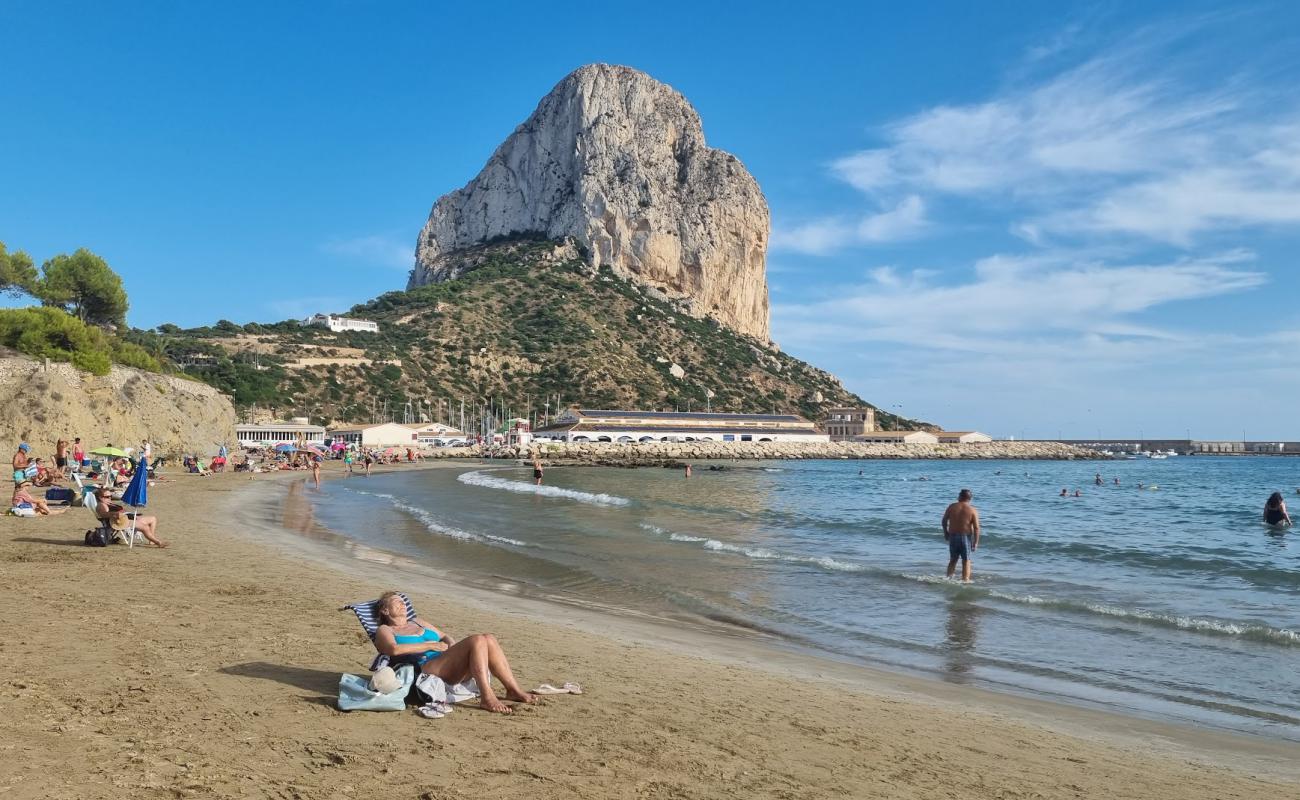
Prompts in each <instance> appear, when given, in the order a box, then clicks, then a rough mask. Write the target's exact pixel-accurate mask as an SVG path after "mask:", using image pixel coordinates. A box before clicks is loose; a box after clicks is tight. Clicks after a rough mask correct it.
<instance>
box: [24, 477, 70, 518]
mask: <svg viewBox="0 0 1300 800" xmlns="http://www.w3.org/2000/svg"><path fill="white" fill-rule="evenodd" d="M31 485H32V482H31V481H23V482H22V483H20V484H18V485H17V486H15V487H14V499H13V501H12V502H11V503H10V505H11V506H12V507H13V508H30V509H32V510H33V511H35V512H36V513H37V514H38V515H40V516H42V517H48V516H49V515H51V514H62V513H63V512H64V511H67V510H68V509H66V508H56V509H53V510H51V509H50V506H49V504H47V503H46V502H45V501H44V500H41V499H40V498H38V497H33V496H32V493H31V492H30V491H29V489H30V488H31Z"/></svg>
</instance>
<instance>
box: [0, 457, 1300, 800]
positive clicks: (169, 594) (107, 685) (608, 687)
mask: <svg viewBox="0 0 1300 800" xmlns="http://www.w3.org/2000/svg"><path fill="white" fill-rule="evenodd" d="M301 478H302V475H301V474H296V475H292V476H289V475H284V476H274V477H271V478H264V477H259V478H258V480H257V481H255V482H250V481H249V479H248V477H247V476H244V475H221V476H216V477H214V478H211V479H203V478H197V477H189V476H185V477H183V478H179V479H177V480H176V481H175V482H172V483H169V484H164V485H161V486H157V487H155V488H154V489H153V490H152V495H151V503H150V508H149V511H150V513H156V514H158V515H159V517H160V518H161V519H162V526H161V530H160V533H161V535H162V536H163V537H164V538H167V539H170V540H171V541H172V542H173V546H172V547H171V548H170V549H167V550H156V549H153V548H136V549H135V550H133V551H130V550H128V549H127V548H125V547H120V546H118V547H112V548H108V549H90V548H86V547H83V546H82V545H81V543H80V542H81V538H82V534H83V532H84V530H85V529H86V528H87V527H89V523H90V521H91V520H90V514H89V513H88V512H86V511H84V510H83V509H74V510H72V511H71V512H69V513H68V514H65V515H63V516H60V517H53V518H46V519H16V518H5V519H4V520H3V522H0V602H2V603H3V608H4V614H3V618H2V619H0V663H2V664H3V665H4V670H3V676H2V677H0V718H2V719H3V723H0V797H4V798H12V800H20V799H24V798H100V797H104V798H123V797H130V798H155V797H157V798H163V797H166V798H175V797H276V798H354V797H355V798H367V799H369V798H377V797H385V798H479V797H506V798H512V797H520V798H524V797H527V798H531V799H533V800H548V799H549V798H729V797H735V798H769V797H771V798H821V797H886V798H936V797H941V798H966V797H969V798H1021V797H1025V798H1029V797H1034V798H1077V797H1096V798H1129V797H1131V798H1147V799H1148V800H1160V799H1161V798H1169V799H1170V800H1173V799H1174V798H1177V800H1196V798H1284V797H1297V796H1300V774H1298V773H1297V770H1296V766H1295V765H1296V763H1297V761H1300V759H1297V758H1296V756H1298V755H1300V747H1297V746H1294V745H1290V744H1282V743H1272V742H1268V741H1264V740H1260V739H1253V738H1246V737H1235V736H1229V735H1225V734H1216V733H1209V732H1204V731H1196V730H1192V729H1187V728H1178V727H1174V726H1164V725H1159V724H1156V723H1150V722H1142V721H1139V720H1136V719H1132V718H1127V717H1119V716H1112V715H1107V714H1102V713H1099V712H1089V711H1082V710H1079V709H1075V708H1068V707H1065V706H1056V705H1053V704H1050V703H1045V702H1039V703H1036V702H1032V701H1026V700H1017V699H1013V698H1009V697H1004V696H999V695H993V694H988V693H983V692H979V691H974V690H970V689H955V688H954V687H950V686H947V685H944V684H940V683H929V682H926V681H922V680H910V679H906V678H897V677H890V676H884V675H879V674H876V673H872V672H871V671H869V670H862V669H858V668H850V667H847V666H837V665H834V664H830V663H823V662H819V661H817V660H816V659H810V658H807V657H795V656H793V655H790V654H779V653H774V652H765V651H764V650H761V649H755V648H753V647H749V646H747V645H745V644H744V643H742V642H731V641H728V640H715V641H712V642H702V641H701V637H700V635H699V634H698V633H697V632H692V631H689V630H677V629H674V628H670V627H663V626H659V625H656V624H654V623H653V622H638V621H636V620H630V619H626V618H621V617H615V616H610V615H608V614H604V615H599V614H595V613H594V612H584V611H581V610H574V609H568V608H558V609H557V608H554V607H551V606H550V604H541V603H539V602H536V601H527V600H524V599H520V598H513V597H509V596H507V595H497V596H495V597H494V596H493V595H490V594H487V593H485V592H483V591H481V590H473V589H457V588H456V587H454V586H452V585H451V584H448V583H446V582H445V581H441V580H439V578H438V576H437V573H436V572H434V571H433V570H430V569H428V568H427V567H425V568H423V569H420V568H414V567H412V568H411V572H410V573H409V574H405V573H404V574H403V575H402V577H401V578H397V579H395V578H394V575H395V574H396V571H397V570H404V569H407V567H404V566H403V565H401V564H395V565H394V564H385V563H384V562H385V561H386V557H385V556H384V555H383V554H381V553H375V552H373V551H359V550H356V549H355V548H354V549H353V550H352V551H351V555H352V556H357V557H358V558H356V559H355V560H353V561H351V562H349V563H348V564H347V565H346V571H345V570H344V569H339V568H338V567H337V566H334V567H331V566H330V565H329V564H328V563H327V562H326V561H325V560H324V559H325V558H326V556H325V555H324V554H327V553H329V552H342V551H340V550H338V549H337V548H333V547H330V546H328V545H327V544H325V543H322V542H320V541H318V539H319V538H320V537H321V536H323V534H322V533H321V532H320V531H319V529H317V528H316V527H314V526H313V525H312V523H311V521H310V518H309V516H308V515H307V510H306V509H307V508H308V506H307V504H306V503H305V502H304V500H303V498H302V495H301V493H302V492H303V491H309V490H306V489H302V488H301V487H299V488H298V489H296V490H295V493H294V494H292V495H289V494H287V493H286V489H285V485H286V484H287V482H288V481H289V480H290V479H292V480H295V481H298V480H301ZM267 497H271V498H274V499H275V501H276V503H277V504H284V505H287V508H286V509H285V511H286V512H287V513H288V519H289V520H290V522H291V523H292V525H293V526H295V527H297V528H298V533H291V532H289V531H286V530H284V529H279V528H274V527H268V528H266V529H265V530H260V531H258V530H253V531H252V533H251V534H250V531H249V527H250V526H249V525H247V524H244V523H240V522H239V521H237V519H236V517H235V516H234V515H232V513H231V512H230V511H229V509H230V508H231V507H232V506H234V505H238V506H240V507H242V508H245V509H251V510H252V511H253V512H255V513H256V514H258V515H260V516H262V517H264V518H265V521H267V522H276V521H278V517H277V515H276V514H275V513H271V512H267V511H264V510H263V506H262V505H260V504H261V503H262V502H264V499H265V498H267ZM272 518H274V519H272ZM252 527H254V528H255V527H256V526H252ZM299 533H306V534H308V536H306V537H304V536H300V535H298V534H299ZM313 537H315V538H313ZM268 539H270V540H271V543H268ZM398 583H400V584H401V586H400V587H399V588H404V589H407V590H408V591H410V592H411V594H412V595H413V598H414V599H415V601H416V603H417V606H418V608H419V609H420V612H421V614H422V616H425V617H426V618H429V619H431V620H433V621H435V622H436V623H437V624H439V625H440V626H441V627H443V628H445V629H447V630H449V631H450V632H452V633H454V634H459V635H464V634H466V633H471V632H476V631H491V632H494V633H496V634H497V635H498V637H499V638H500V639H501V641H502V643H503V645H504V646H505V648H506V652H507V653H508V654H509V655H510V657H511V659H512V661H513V662H514V665H515V667H516V672H517V673H518V674H519V676H520V678H521V681H522V682H523V683H524V684H525V685H528V686H534V685H536V684H537V683H540V682H543V681H549V682H554V683H558V682H563V681H565V680H576V681H579V682H581V683H583V684H584V685H585V686H586V687H587V689H588V691H587V693H586V694H585V695H583V696H581V697H572V696H564V695H562V696H558V697H555V698H552V699H548V700H547V701H545V703H544V704H543V705H541V706H538V707H525V708H521V709H520V710H519V712H518V713H517V714H515V715H514V716H513V717H502V716H497V715H491V714H487V713H485V712H481V711H479V710H477V709H474V708H460V709H458V710H457V711H456V712H455V713H453V714H452V715H450V716H449V717H447V718H445V719H441V720H424V719H421V718H420V717H418V716H416V715H415V714H414V713H411V712H409V711H408V712H405V713H363V712H357V713H351V714H345V713H341V712H339V711H338V710H336V709H335V707H334V700H335V696H336V692H337V685H338V677H339V673H341V672H353V673H359V674H364V670H365V667H366V664H367V662H368V660H369V659H370V657H371V655H372V654H373V651H372V649H371V645H370V644H369V642H368V640H367V639H366V638H365V636H364V635H363V634H362V633H361V631H360V628H359V627H358V626H357V624H356V621H355V619H354V618H353V617H352V616H351V615H350V614H346V613H340V612H339V611H337V609H338V608H339V606H341V605H342V604H343V603H345V602H347V601H349V600H353V599H358V598H370V597H374V596H375V595H377V594H378V593H379V592H380V591H381V590H383V589H387V588H390V587H392V586H393V585H394V584H398ZM489 608H490V609H491V610H488V609H489ZM541 615H545V617H546V618H547V619H549V620H551V621H550V622H547V623H541V624H539V622H538V618H539V616H541ZM634 642H640V643H639V644H638V643H634ZM710 645H711V646H710ZM705 654H710V655H707V657H706V655H705ZM813 674H819V675H821V676H822V677H820V678H811V677H809V676H810V675H813Z"/></svg>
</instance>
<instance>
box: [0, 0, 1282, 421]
mask: <svg viewBox="0 0 1300 800" xmlns="http://www.w3.org/2000/svg"><path fill="white" fill-rule="evenodd" d="M850 5H853V6H854V7H853V8H849V7H848V6H850ZM907 5H911V4H884V3H880V4H840V3H816V2H810V3H800V4H789V3H749V4H743V5H742V4H731V3H707V2H694V3H689V4H687V3H681V4H675V3H659V4H656V5H655V6H654V7H653V10H652V11H648V10H647V9H648V8H649V7H647V6H645V5H644V4H613V3H560V2H556V3H549V4H535V3H529V4H522V3H520V4H511V3H501V4H452V3H440V2H414V1H413V0H412V1H411V2H392V3H379V2H373V3H371V2H329V0H323V1H318V2H313V3H288V2H286V3H238V2H227V3H222V4H215V3H214V4H198V3H149V2H137V3H129V4H113V5H112V7H110V5H109V4H100V3H59V2H48V1H46V2H25V1H24V0H0V30H2V31H4V35H3V40H4V46H3V47H0V103H2V106H0V107H3V108H4V109H5V112H6V118H7V119H6V124H5V125H4V126H0V241H4V242H6V244H7V245H8V246H9V247H10V248H21V249H25V250H27V251H28V252H29V253H30V254H31V255H32V256H33V257H34V258H36V259H37V260H38V262H39V261H41V260H44V259H46V258H48V257H50V256H52V255H54V254H55V253H59V252H65V251H71V250H74V249H76V248H77V247H83V246H84V247H88V248H90V249H92V250H94V251H96V252H98V253H99V254H101V255H103V256H104V257H105V258H107V259H108V260H109V263H110V264H112V265H113V266H114V268H115V269H117V270H118V271H119V272H120V273H121V274H122V276H123V278H124V280H125V281H126V285H127V290H128V292H129V294H130V296H131V300H132V309H131V312H130V315H129V319H130V321H131V323H132V324H134V325H137V326H141V327H149V326H153V325H157V324H159V323H162V322H175V323H178V324H181V325H197V324H205V323H210V322H213V321H215V320H217V319H219V318H228V319H232V320H234V321H237V322H246V321H254V320H256V321H266V320H276V319H283V318H286V317H291V316H302V315H303V314H305V313H307V312H310V311H315V310H323V309H342V308H346V307H348V306H350V305H352V304H353V303H355V302H359V301H362V300H365V299H368V298H370V297H373V296H374V295H376V294H379V293H381V292H383V291H386V290H389V289H393V288H400V287H401V286H402V285H403V284H404V281H405V276H406V270H407V269H408V268H409V267H410V265H411V261H412V252H413V248H414V242H415V238H416V235H417V233H418V232H419V229H420V227H421V225H422V224H423V223H424V220H425V218H426V217H427V215H428V212H429V208H430V206H431V205H432V203H433V201H434V200H436V199H437V197H438V196H439V195H441V194H443V193H445V192H447V191H450V190H451V189H454V188H456V187H458V186H460V185H462V184H463V183H464V182H465V181H467V180H468V179H470V178H471V177H473V176H474V174H475V173H476V172H477V171H478V170H479V168H480V167H481V166H482V164H483V162H484V161H485V160H486V159H487V157H488V156H489V154H490V153H491V151H492V150H493V148H495V146H496V145H497V144H498V143H499V142H500V141H501V140H502V139H503V138H504V137H505V136H507V135H508V134H509V133H510V131H511V130H512V129H513V128H514V126H515V125H517V124H518V123H519V122H521V121H522V120H523V119H524V118H525V117H526V116H527V115H528V114H529V113H530V112H531V110H532V109H533V107H534V106H535V104H536V102H537V101H538V100H539V99H540V98H541V97H542V95H544V94H545V93H546V92H547V91H548V90H549V89H550V88H551V87H552V86H553V85H554V84H555V83H556V82H558V81H559V80H560V78H562V77H563V76H564V75H565V74H566V73H567V72H569V71H570V70H572V69H573V68H575V67H577V66H579V65H581V64H584V63H589V62H593V61H607V62H612V63H621V64H627V65H630V66H634V67H637V68H639V69H643V70H645V71H647V72H649V73H650V74H651V75H653V76H655V77H656V78H658V79H660V80H663V81H665V82H667V83H669V84H671V85H673V86H674V87H676V88H677V89H679V90H680V91H682V92H683V93H684V94H685V95H686V96H687V97H688V98H689V99H690V100H691V102H692V103H693V104H694V105H695V106H696V108H697V109H698V110H699V111H700V113H701V116H702V117H703V120H704V126H705V133H706V135H707V137H708V139H709V142H710V143H711V144H712V145H714V146H716V147H721V148H723V149H726V150H728V151H730V152H732V153H735V154H736V155H737V156H738V157H739V158H740V159H741V160H742V161H743V162H744V163H745V164H746V166H747V167H748V168H749V169H750V171H751V172H753V173H754V175H755V176H756V177H757V179H758V180H759V183H760V184H761V185H762V186H763V189H764V191H765V193H766V195H767V198H768V201H769V203H770V205H771V208H772V219H773V228H774V230H773V240H772V241H773V247H772V251H771V253H770V254H769V258H768V266H769V280H770V282H771V287H772V288H771V294H772V305H773V314H772V320H773V336H774V338H775V339H776V340H777V341H778V342H779V343H780V344H781V346H782V347H783V348H784V349H786V350H787V351H789V352H791V353H793V354H795V355H798V356H800V357H802V358H805V359H808V360H810V361H812V362H813V363H815V364H817V365H818V366H821V367H824V368H827V369H830V370H831V371H833V372H835V373H836V374H837V375H839V376H840V377H842V378H843V379H844V382H845V384H846V385H847V386H848V387H849V388H851V389H853V390H855V391H857V392H858V393H860V394H861V395H863V396H864V397H866V398H867V399H869V400H871V401H872V402H874V403H877V404H879V405H881V406H883V407H885V408H888V409H891V410H895V411H901V412H903V413H904V414H907V415H909V416H919V417H923V418H926V419H930V420H934V421H937V422H939V423H942V424H944V425H946V426H948V427H950V428H968V427H970V428H978V429H980V430H985V431H987V432H989V433H993V434H995V435H999V436H1004V435H1015V436H1030V437H1033V436H1057V435H1065V436H1093V435H1097V434H1098V433H1101V434H1103V435H1115V436H1135V435H1138V434H1139V433H1141V434H1143V435H1145V436H1148V437H1154V436H1183V435H1186V433H1187V432H1188V431H1190V432H1191V434H1192V435H1193V436H1198V437H1206V438H1209V437H1231V438H1238V437H1240V436H1241V435H1242V433H1243V432H1244V433H1245V434H1246V436H1248V437H1249V438H1274V437H1276V438H1289V439H1300V419H1297V415H1296V413H1295V405H1296V404H1295V397H1296V393H1297V389H1300V376H1297V367H1298V366H1300V358H1297V351H1298V350H1300V347H1298V346H1300V320H1298V319H1297V316H1296V302H1295V301H1296V297H1297V290H1298V289H1300V269H1297V268H1296V266H1295V263H1294V262H1295V259H1296V253H1297V244H1300V93H1297V91H1296V90H1295V86H1296V85H1297V84H1298V83H1300V80H1298V78H1300V70H1298V69H1297V68H1298V67H1300V64H1298V63H1297V61H1300V46H1298V45H1300V41H1298V37H1300V25H1298V24H1297V23H1298V22H1300V10H1298V7H1296V6H1294V5H1292V4H1289V3H1281V2H1278V3H1261V4H1245V5H1241V6H1240V7H1233V8H1232V9H1231V10H1229V11H1224V10H1221V8H1216V6H1222V4H1211V3H1194V2H1193V3H1152V2H1146V3H1143V2H1125V3H1119V2H1112V3H1078V4H1071V3H1040V2H1023V3H1014V2H1007V3H998V4H987V5H986V4H972V3H959V2H953V3H928V4H924V5H920V4H916V7H915V8H905V7H904V6H907Z"/></svg>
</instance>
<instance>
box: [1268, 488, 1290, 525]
mask: <svg viewBox="0 0 1300 800" xmlns="http://www.w3.org/2000/svg"><path fill="white" fill-rule="evenodd" d="M1264 524H1265V525H1272V526H1273V527H1275V528H1283V527H1287V526H1290V525H1291V524H1293V523H1292V522H1291V515H1290V514H1288V513H1286V501H1285V500H1283V499H1282V493H1281V492H1273V493H1272V494H1271V495H1269V496H1268V502H1266V503H1264Z"/></svg>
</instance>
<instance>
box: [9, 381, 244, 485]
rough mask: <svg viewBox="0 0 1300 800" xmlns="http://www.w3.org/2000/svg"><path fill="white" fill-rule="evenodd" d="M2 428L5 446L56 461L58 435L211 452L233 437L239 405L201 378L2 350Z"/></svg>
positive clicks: (164, 450) (165, 450)
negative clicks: (26, 446) (50, 360)
mask: <svg viewBox="0 0 1300 800" xmlns="http://www.w3.org/2000/svg"><path fill="white" fill-rule="evenodd" d="M0 430H4V431H7V432H8V434H7V435H8V437H9V441H8V442H7V443H6V446H7V447H9V448H10V449H13V448H16V447H17V446H18V442H19V441H25V442H30V443H31V445H32V447H33V449H34V451H35V454H36V455H39V456H41V457H43V458H47V459H50V462H51V463H53V457H54V443H55V442H56V441H58V440H59V439H60V438H66V439H67V440H68V441H72V438H73V437H74V436H80V437H81V440H82V441H83V442H85V443H87V444H88V445H90V446H89V447H87V448H86V449H87V450H89V449H91V448H94V447H100V446H103V445H105V444H114V445H116V446H118V447H138V446H139V445H140V442H142V441H144V440H145V439H148V440H149V441H150V442H152V443H153V446H154V452H156V453H158V454H159V455H178V454H180V453H193V452H199V453H203V454H207V455H211V454H214V453H215V452H216V449H217V446H218V445H219V444H221V443H227V444H230V445H232V446H233V445H234V443H235V409H234V407H233V406H232V405H231V404H230V400H229V399H228V398H227V397H226V396H225V395H223V394H221V393H220V392H218V391H217V390H216V389H213V388H212V387H211V386H208V385H207V384H203V383H198V382H197V381H190V380H184V379H181V378H173V377H171V376H169V375H156V374H154V373H151V372H142V371H140V370H137V369H131V368H129V367H113V369H112V371H111V372H109V374H107V375H105V376H103V377H96V376H94V375H91V374H88V373H84V372H81V371H79V370H78V369H77V368H76V367H73V366H72V365H71V364H44V363H42V362H39V361H35V360H33V359H30V358H24V357H20V356H15V357H10V358H0Z"/></svg>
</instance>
